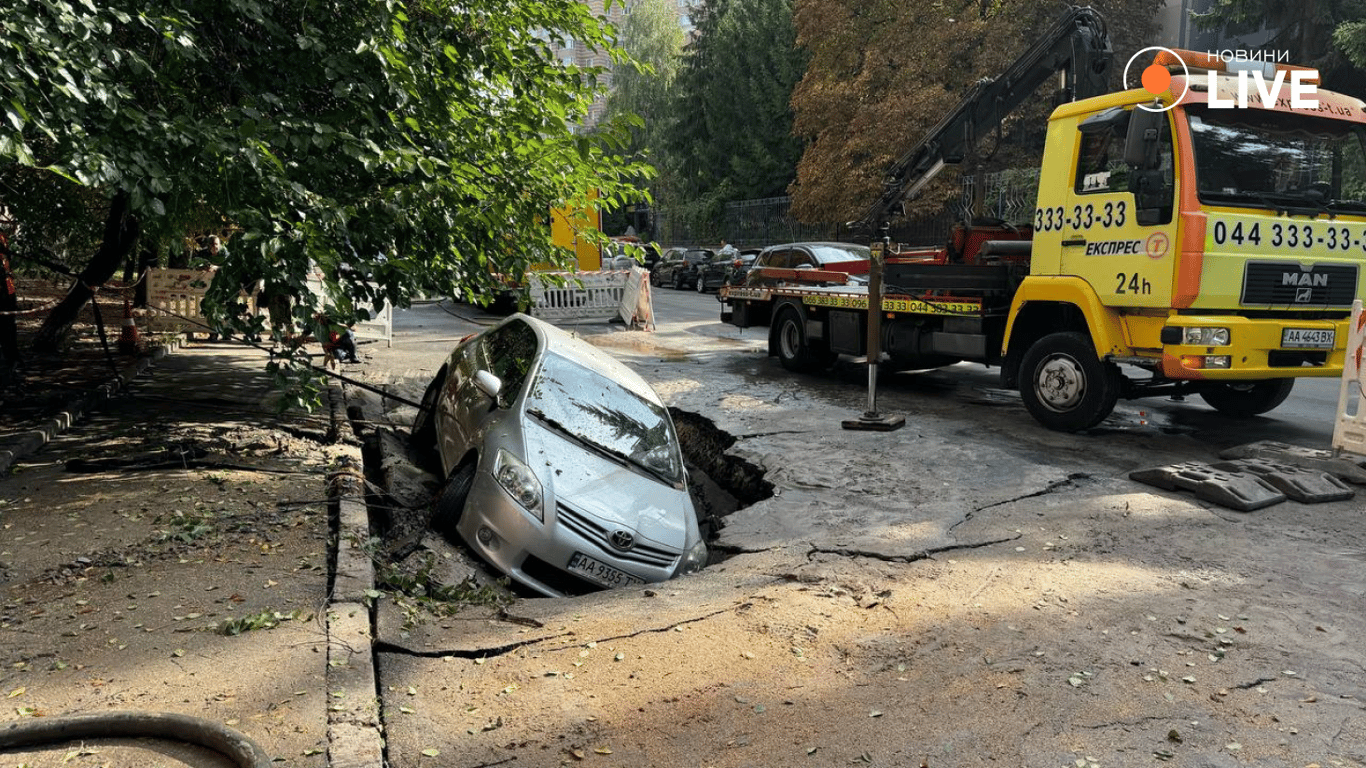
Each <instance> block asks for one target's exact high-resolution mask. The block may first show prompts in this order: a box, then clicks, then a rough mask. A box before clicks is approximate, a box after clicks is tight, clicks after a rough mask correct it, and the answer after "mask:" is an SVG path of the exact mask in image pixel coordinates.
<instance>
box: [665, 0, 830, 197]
mask: <svg viewBox="0 0 1366 768" xmlns="http://www.w3.org/2000/svg"><path fill="white" fill-rule="evenodd" d="M693 18H694V20H695V22H696V24H697V37H696V38H695V39H694V40H693V42H692V44H691V45H690V46H688V48H687V50H686V52H685V64H684V67H683V71H682V72H681V73H680V74H679V77H678V80H679V88H678V95H679V101H678V129H677V131H676V132H675V135H674V142H675V144H674V149H675V151H676V152H677V155H678V163H679V166H678V175H679V178H680V183H681V185H682V187H683V189H684V191H685V194H686V196H687V197H688V198H689V199H690V200H694V201H701V204H702V206H704V207H705V206H707V205H714V204H716V203H718V202H722V201H727V200H741V199H749V198H758V197H770V196H774V195H782V194H784V193H785V192H786V190H787V186H788V184H790V183H791V181H792V179H793V178H794V176H795V169H796V163H797V160H798V158H799V157H800V154H801V142H800V141H799V140H798V139H797V138H796V137H795V136H793V134H792V110H791V107H790V100H791V95H792V89H793V88H794V87H795V86H796V84H797V82H798V81H799V80H800V79H801V76H802V73H803V72H804V71H805V67H806V57H805V54H804V53H803V52H802V51H801V50H800V49H798V48H797V46H796V32H795V28H794V27H793V23H792V2H791V0H743V1H742V0H706V2H704V3H703V4H702V5H701V6H700V7H699V8H698V9H697V10H696V13H695V14H694V17H693Z"/></svg>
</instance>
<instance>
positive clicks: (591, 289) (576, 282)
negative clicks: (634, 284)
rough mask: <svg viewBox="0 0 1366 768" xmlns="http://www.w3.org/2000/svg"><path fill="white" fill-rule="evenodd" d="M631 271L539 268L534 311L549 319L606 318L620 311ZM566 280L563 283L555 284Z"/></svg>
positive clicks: (533, 286)
mask: <svg viewBox="0 0 1366 768" xmlns="http://www.w3.org/2000/svg"><path fill="white" fill-rule="evenodd" d="M630 276H631V272H629V271H626V270H622V271H612V272H536V273H532V274H529V275H528V276H527V277H529V278H530V280H531V314H532V315H534V316H536V317H539V318H541V319H542V320H546V321H549V322H552V323H553V322H556V321H564V320H601V321H607V320H611V319H612V318H614V317H617V316H618V315H619V314H620V313H621V297H622V293H623V292H624V291H625V290H626V283H627V281H628V278H630ZM561 280H562V281H563V283H564V284H563V285H556V283H557V282H559V281H561Z"/></svg>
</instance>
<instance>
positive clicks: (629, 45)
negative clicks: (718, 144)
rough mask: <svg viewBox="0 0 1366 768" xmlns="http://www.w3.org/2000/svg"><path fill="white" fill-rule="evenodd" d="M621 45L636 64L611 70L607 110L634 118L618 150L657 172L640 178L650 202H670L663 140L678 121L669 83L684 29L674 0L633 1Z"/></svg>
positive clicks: (672, 199)
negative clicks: (621, 149) (622, 144)
mask: <svg viewBox="0 0 1366 768" xmlns="http://www.w3.org/2000/svg"><path fill="white" fill-rule="evenodd" d="M621 47H622V49H623V50H624V51H625V52H626V53H627V55H629V56H630V57H631V59H632V60H633V61H634V62H635V63H634V64H628V65H626V66H623V67H619V68H617V69H616V71H615V72H614V73H613V78H612V92H611V93H610V94H609V95H608V97H607V114H608V115H609V116H610V117H617V118H624V119H632V120H637V122H636V123H635V125H634V126H633V127H632V129H631V134H630V139H629V141H627V143H626V146H625V147H624V149H623V151H622V154H623V155H625V156H627V157H630V158H635V159H640V160H644V161H646V162H649V163H651V164H652V165H653V166H654V167H655V168H656V169H657V171H658V175H657V176H656V177H654V178H653V179H651V180H642V181H641V183H642V185H643V186H646V187H647V189H648V191H649V193H650V197H651V198H653V200H654V201H656V202H661V203H664V204H666V205H668V204H673V203H674V202H675V201H676V200H677V190H676V187H675V185H674V184H673V177H672V175H671V174H670V173H669V172H668V169H669V168H670V167H671V166H672V165H673V163H672V161H671V159H670V154H669V143H668V140H669V136H670V135H671V134H672V132H673V131H674V129H675V126H676V123H677V111H676V110H675V108H674V86H675V81H676V80H677V77H678V71H679V69H680V67H681V66H682V52H683V30H682V28H680V27H679V25H678V15H677V13H676V11H675V9H674V3H673V0H639V2H637V3H636V4H635V5H633V6H632V7H631V13H630V15H628V16H627V17H626V21H625V22H624V23H623V24H622V26H621ZM632 116H634V117H632Z"/></svg>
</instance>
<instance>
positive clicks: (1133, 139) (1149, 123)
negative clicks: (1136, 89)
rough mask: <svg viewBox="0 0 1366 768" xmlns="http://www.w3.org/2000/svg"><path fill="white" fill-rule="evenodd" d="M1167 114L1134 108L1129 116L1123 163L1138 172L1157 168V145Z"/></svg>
mask: <svg viewBox="0 0 1366 768" xmlns="http://www.w3.org/2000/svg"><path fill="white" fill-rule="evenodd" d="M1166 121H1167V113H1165V112H1151V111H1149V110H1146V109H1142V108H1140V107H1134V109H1133V112H1132V113H1131V114H1130V116H1129V133H1128V135H1127V136H1126V137H1125V140H1124V162H1125V164H1126V165H1128V166H1129V167H1130V168H1134V169H1136V170H1140V171H1148V170H1153V169H1155V168H1156V167H1157V145H1158V141H1159V139H1161V138H1162V128H1163V124H1164V123H1165V122H1166Z"/></svg>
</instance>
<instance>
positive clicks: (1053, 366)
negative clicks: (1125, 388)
mask: <svg viewBox="0 0 1366 768" xmlns="http://www.w3.org/2000/svg"><path fill="white" fill-rule="evenodd" d="M1119 389H1120V373H1119V369H1118V368H1117V367H1115V366H1114V365H1113V364H1111V363H1107V362H1104V361H1102V360H1101V359H1100V358H1098V357H1096V349H1095V347H1094V346H1092V344H1091V337H1090V336H1088V335H1087V334H1085V333H1077V332H1076V331H1068V332H1065V333H1051V334H1049V335H1047V336H1045V337H1043V338H1042V339H1039V340H1038V341H1036V342H1034V345H1033V346H1031V347H1030V348H1029V349H1028V350H1027V351H1026V352H1025V355H1024V361H1023V362H1022V364H1021V366H1020V399H1021V400H1023V401H1024V404H1025V409H1026V410H1028V411H1029V415H1031V416H1033V417H1034V419H1035V420H1036V421H1038V422H1039V423H1040V424H1042V425H1044V426H1045V427H1048V428H1049V429H1053V430H1057V431H1059V432H1077V431H1079V430H1083V429H1089V428H1091V427H1094V426H1095V425H1097V424H1099V423H1100V422H1101V421H1102V420H1103V419H1104V418H1105V417H1106V416H1109V415H1110V412H1111V411H1113V410H1114V408H1115V401H1116V400H1118V399H1119Z"/></svg>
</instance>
